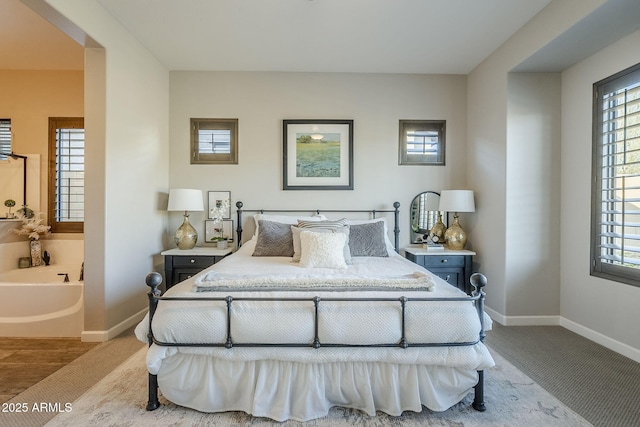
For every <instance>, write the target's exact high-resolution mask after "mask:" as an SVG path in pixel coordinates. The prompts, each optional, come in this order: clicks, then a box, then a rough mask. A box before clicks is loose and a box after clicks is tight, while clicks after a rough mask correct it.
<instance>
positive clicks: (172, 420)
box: [46, 349, 591, 427]
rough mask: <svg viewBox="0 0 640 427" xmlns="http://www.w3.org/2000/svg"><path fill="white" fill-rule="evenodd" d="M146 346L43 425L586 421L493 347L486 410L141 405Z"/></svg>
mask: <svg viewBox="0 0 640 427" xmlns="http://www.w3.org/2000/svg"><path fill="white" fill-rule="evenodd" d="M144 355H145V349H142V350H141V351H139V352H137V353H136V354H134V355H133V356H132V357H131V358H130V359H128V360H127V361H126V362H125V363H123V364H122V365H121V366H119V367H118V368H117V369H115V370H114V371H113V372H112V373H110V374H109V375H108V376H106V377H105V378H104V379H103V380H101V381H100V382H99V383H98V384H96V385H95V386H94V387H93V388H91V389H90V390H89V391H87V392H86V393H85V394H84V395H83V396H82V397H80V398H79V399H78V400H76V401H75V402H73V404H72V406H71V408H69V409H70V410H69V411H68V412H63V413H61V414H59V415H57V416H56V417H55V418H53V419H52V420H51V421H50V422H49V423H48V424H46V425H47V426H51V427H55V426H58V427H62V426H69V427H71V426H73V427H76V426H80V425H83V426H84V425H92V426H116V425H117V426H136V427H139V426H150V427H151V426H153V427H160V426H178V425H179V426H267V425H278V426H282V427H290V426H329V427H342V426H344V427H347V426H349V427H350V426H375V427H387V426H389V427H392V426H457V427H460V426H516V425H519V426H525V425H526V426H545V427H547V426H563V427H569V426H590V425H591V424H589V423H588V422H587V421H585V420H584V419H583V418H581V417H580V416H579V415H577V414H576V413H575V412H573V411H572V410H570V409H569V408H567V407H566V406H565V405H563V404H562V403H561V402H560V401H558V400H557V399H556V398H555V397H553V396H552V395H551V394H549V393H547V392H546V391H545V390H544V389H542V388H541V387H540V386H539V385H538V384H536V383H535V382H533V381H532V380H531V379H530V378H529V377H527V376H526V375H525V374H523V373H522V372H520V371H519V370H517V369H516V368H515V367H514V366H513V365H511V364H510V363H509V362H507V361H506V360H505V359H503V358H502V357H501V356H500V355H499V354H497V353H496V352H494V351H492V355H493V357H494V359H495V361H496V367H494V368H492V369H490V370H488V371H486V373H485V402H486V404H487V411H486V412H478V411H476V410H474V409H473V408H471V402H472V400H473V396H472V394H470V395H469V396H467V397H466V398H465V399H464V400H463V401H462V402H460V403H459V404H457V405H455V406H453V407H452V408H450V409H449V410H447V411H445V412H432V411H430V410H428V409H424V410H423V411H422V412H419V413H416V412H405V413H404V414H403V415H402V416H399V417H392V416H389V415H386V414H384V413H380V412H379V413H378V415H377V416H375V417H371V416H368V415H366V414H364V413H362V412H360V411H357V410H351V409H345V408H333V409H332V410H331V411H330V412H329V415H328V416H326V417H323V418H319V419H316V420H311V421H307V422H298V421H286V422H283V423H278V422H275V421H272V420H270V419H268V418H255V417H252V416H250V415H247V414H245V413H242V412H225V413H218V414H206V413H201V412H198V411H195V410H192V409H188V408H183V407H180V406H177V405H174V404H172V403H169V402H167V401H166V400H163V399H162V398H161V402H162V404H163V405H162V406H161V407H160V408H159V409H157V410H156V411H153V412H147V411H146V410H145V405H146V398H147V372H146V369H145V363H144Z"/></svg>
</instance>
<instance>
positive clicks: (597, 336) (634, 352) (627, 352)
mask: <svg viewBox="0 0 640 427" xmlns="http://www.w3.org/2000/svg"><path fill="white" fill-rule="evenodd" d="M560 326H562V327H563V328H567V329H569V330H570V331H572V332H575V333H576V334H578V335H581V336H583V337H585V338H587V339H590V340H591V341H593V342H596V343H598V344H600V345H602V346H604V347H607V348H608V349H609V350H613V351H615V352H616V353H620V354H621V355H623V356H625V357H628V358H629V359H631V360H635V361H636V362H638V363H640V349H637V348H634V347H631V346H630V345H627V344H625V343H622V342H620V341H617V340H614V339H613V338H609V337H608V336H606V335H603V334H601V333H600V332H596V331H594V330H593V329H589V328H587V327H585V326H582V325H581V324H579V323H576V322H573V321H571V320H569V319H565V318H564V317H562V318H561V319H560Z"/></svg>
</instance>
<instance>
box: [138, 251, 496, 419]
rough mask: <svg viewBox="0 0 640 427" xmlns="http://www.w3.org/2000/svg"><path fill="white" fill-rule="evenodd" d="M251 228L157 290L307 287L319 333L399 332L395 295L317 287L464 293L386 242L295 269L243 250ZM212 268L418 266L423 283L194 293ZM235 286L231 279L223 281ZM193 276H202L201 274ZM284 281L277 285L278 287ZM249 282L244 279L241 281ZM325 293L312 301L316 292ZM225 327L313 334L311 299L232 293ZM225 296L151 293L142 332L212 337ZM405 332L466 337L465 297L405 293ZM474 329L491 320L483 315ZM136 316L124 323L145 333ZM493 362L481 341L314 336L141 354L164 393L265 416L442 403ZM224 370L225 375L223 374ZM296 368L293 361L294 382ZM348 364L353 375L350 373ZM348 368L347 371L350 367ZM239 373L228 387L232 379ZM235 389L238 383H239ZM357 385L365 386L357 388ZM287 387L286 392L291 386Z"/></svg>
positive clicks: (307, 272)
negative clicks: (381, 250) (241, 240)
mask: <svg viewBox="0 0 640 427" xmlns="http://www.w3.org/2000/svg"><path fill="white" fill-rule="evenodd" d="M254 240H255V239H252V240H251V241H249V242H247V243H246V244H245V245H243V246H242V248H240V250H239V251H237V252H236V253H235V254H233V255H231V256H229V257H226V258H225V259H223V260H221V261H220V262H218V263H217V264H215V265H213V266H211V267H210V268H208V269H206V270H204V271H203V272H201V273H199V274H198V275H196V276H194V277H192V278H191V279H189V280H186V281H184V282H181V283H179V284H177V285H175V286H174V287H172V288H171V289H170V290H169V291H168V292H167V293H166V294H165V295H166V296H188V297H192V298H208V297H226V296H228V295H232V296H233V297H234V298H241V297H246V296H251V297H273V296H280V297H281V296H292V297H296V298H299V297H313V296H318V297H320V298H321V302H320V306H319V307H320V309H319V313H320V320H319V331H318V333H319V337H320V341H321V343H325V344H326V343H353V344H380V343H397V342H398V341H399V340H400V337H401V326H402V325H401V314H400V313H401V308H400V307H401V305H400V304H399V302H397V301H392V302H391V301H390V302H387V301H385V302H376V303H375V304H373V305H372V304H370V303H362V302H357V303H354V302H348V303H347V302H331V301H326V299H327V298H330V297H334V296H339V297H345V298H351V297H355V298H362V297H376V298H378V297H385V298H387V297H392V298H394V299H399V298H400V297H401V296H406V297H409V298H423V297H424V298H443V297H464V296H465V294H464V293H463V292H462V291H460V290H458V289H457V288H454V287H453V286H451V285H449V284H448V283H446V282H444V281H443V280H441V279H440V278H438V277H436V276H434V275H432V274H431V273H429V272H428V271H427V270H425V269H423V268H422V267H420V266H418V265H416V264H414V263H412V262H410V261H408V260H406V259H405V258H403V257H401V256H400V255H398V254H396V253H395V252H393V253H390V256H389V257H388V258H373V257H354V258H353V260H352V264H351V265H349V266H348V267H347V268H346V269H339V270H334V269H323V268H314V269H309V268H303V267H300V266H299V265H298V264H297V263H294V262H292V258H288V257H252V256H251V254H252V252H253V245H254V244H255V243H254ZM211 271H215V272H216V274H222V275H237V274H239V273H240V274H242V275H245V276H246V275H249V276H252V275H253V276H256V277H257V276H261V275H266V276H272V277H273V276H284V275H292V274H293V275H297V276H300V277H306V278H309V277H315V278H317V277H318V276H321V275H325V276H326V275H334V276H335V275H355V276H364V277H377V278H381V277H387V276H388V277H398V276H404V275H414V274H416V273H419V274H418V275H420V274H426V275H428V276H429V278H430V280H431V281H433V283H434V284H435V286H432V287H431V288H432V290H431V291H426V290H418V291H417V290H409V291H408V290H406V289H402V290H397V289H393V290H387V289H384V290H381V289H379V288H377V287H375V288H370V289H368V290H347V291H340V292H336V291H330V290H322V291H313V290H309V289H303V290H296V291H291V290H281V291H279V290H255V289H251V290H244V291H243V290H233V291H232V290H229V289H226V290H224V291H222V292H215V291H207V292H197V284H202V283H203V279H204V278H206V277H207V275H208V274H209V273H210V272H211ZM236 285H238V284H237V283H234V286H236ZM205 286H207V285H206V284H205ZM288 287H290V283H288V284H287V288H288ZM252 288H255V286H253V287H252ZM323 298H324V299H325V300H322V299H323ZM232 307H233V309H232V319H233V320H232V331H231V336H232V338H233V342H234V343H236V344H237V343H273V342H276V343H308V344H310V343H311V342H312V341H313V337H314V316H313V315H314V305H313V302H302V303H301V302H298V301H296V302H290V301H280V302H277V301H268V302H256V301H234V302H233V306H232ZM226 317H227V304H226V302H224V301H220V302H210V301H189V302H183V301H180V302H175V301H160V302H159V304H158V308H157V311H156V314H155V316H154V320H153V333H154V336H155V338H156V339H157V340H159V341H165V342H190V343H203V342H208V343H211V342H215V343H224V342H225V339H226ZM405 327H406V331H405V332H406V338H407V340H408V341H409V342H430V343H434V342H436V343H437V342H439V343H446V342H475V341H477V340H478V335H479V331H480V321H479V318H478V313H477V310H476V308H475V305H474V304H473V303H471V302H469V301H465V302H459V301H447V302H442V301H438V302H419V301H416V302H411V301H410V302H408V303H407V306H406V324H405ZM484 327H485V330H489V329H490V328H491V319H490V318H489V317H488V316H486V315H485V316H484ZM147 330H148V318H145V319H144V320H143V321H142V322H141V323H140V324H139V325H138V327H137V328H136V336H137V337H138V338H139V339H140V340H141V341H144V342H147ZM493 365H494V362H493V359H492V358H491V355H490V354H489V352H488V350H487V348H486V347H485V346H484V344H483V343H481V342H479V343H477V344H474V345H470V346H456V347H433V348H424V347H421V348H414V347H412V348H406V349H402V348H399V347H380V348H366V349H354V348H335V347H320V348H319V349H313V348H311V347H302V348H298V347H295V348H293V347H291V348H274V347H233V348H231V349H226V348H224V347H220V348H201V347H165V346H159V345H156V344H154V345H152V346H151V347H150V348H149V351H148V353H147V366H148V369H149V372H150V373H151V374H158V381H159V384H160V388H161V390H162V392H163V394H164V395H165V397H167V398H168V399H169V400H171V401H173V402H175V403H177V404H180V405H184V406H188V407H192V408H195V409H198V410H201V411H209V412H214V411H228V410H242V411H245V412H248V413H251V414H253V415H256V416H267V417H270V418H273V419H276V420H285V419H297V420H308V419H311V418H316V417H319V416H322V415H324V414H326V413H327V411H328V410H329V408H330V407H331V406H335V405H340V406H348V407H355V408H358V409H361V410H363V411H365V412H367V413H369V414H371V415H373V414H375V411H376V410H383V411H385V412H387V413H389V414H395V415H399V414H400V413H401V412H402V411H403V410H414V411H418V410H420V408H421V405H425V406H427V407H429V408H430V409H432V410H436V411H442V410H445V409H447V408H448V407H450V406H451V405H453V404H455V403H457V402H458V401H459V400H460V399H462V398H463V397H464V396H465V395H466V394H467V393H468V392H469V390H470V389H471V388H472V387H473V385H475V382H476V381H477V374H476V371H477V370H484V369H487V368H489V367H491V366H493ZM232 372H233V374H231V373H232ZM296 372H298V373H299V372H304V375H303V376H302V381H300V380H299V379H296V378H297V374H296ZM358 373H359V374H358ZM356 374H358V375H356ZM238 382H239V383H242V384H246V385H247V386H248V387H249V388H250V390H246V389H245V387H240V390H238V388H237V387H236V383H238ZM243 390H244V391H243ZM363 390H367V392H366V393H363ZM298 394H299V395H300V396H299V397H297V398H296V397H295V396H296V395H298Z"/></svg>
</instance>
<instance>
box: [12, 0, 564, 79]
mask: <svg viewBox="0 0 640 427" xmlns="http://www.w3.org/2000/svg"><path fill="white" fill-rule="evenodd" d="M550 1H551V0H482V1H480V0H455V1H452V0H181V1H175V0H97V2H98V3H100V4H101V5H102V7H103V8H104V9H105V10H106V11H107V12H109V13H110V14H111V15H113V16H114V17H115V19H116V20H118V21H119V22H120V23H121V24H122V26H124V27H125V28H126V29H127V30H128V31H129V32H130V33H131V34H133V36H134V37H135V38H137V39H138V40H139V41H140V42H141V43H142V45H144V46H145V47H146V48H147V49H149V50H150V51H151V52H152V53H153V55H154V56H155V57H156V58H157V59H158V60H159V61H160V62H161V63H162V64H164V65H165V66H166V67H167V69H169V70H228V71H301V72H376V73H427V74H440V73H442V74H467V73H469V72H470V71H471V70H473V68H475V67H476V66H477V65H478V64H479V63H481V62H482V61H483V60H484V59H485V58H486V57H487V56H488V55H490V54H491V53H492V52H493V51H494V50H496V49H497V48H498V47H499V46H500V45H501V44H503V43H504V42H505V41H506V40H507V39H508V38H509V37H510V36H511V35H512V34H514V33H515V32H516V31H517V30H518V29H519V28H521V27H522V26H523V25H524V24H526V23H527V22H528V21H529V20H530V19H531V18H532V17H534V16H535V15H536V14H537V13H538V12H539V11H540V10H541V9H542V8H544V7H545V6H546V5H547V4H548V3H550ZM82 62H83V52H82V47H81V46H80V45H78V44H77V43H76V42H74V41H73V40H72V39H70V38H68V37H67V36H65V35H64V34H63V33H62V32H61V31H60V30H58V29H57V28H55V27H54V26H53V25H51V24H49V23H48V22H47V21H45V20H44V19H42V18H41V17H40V16H39V15H37V14H36V13H34V12H32V11H31V10H30V9H29V8H28V7H26V6H25V5H24V4H22V3H21V2H20V0H0V69H22V70H24V69H82V66H83V65H82Z"/></svg>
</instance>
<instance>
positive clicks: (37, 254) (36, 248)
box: [29, 240, 42, 267]
mask: <svg viewBox="0 0 640 427" xmlns="http://www.w3.org/2000/svg"><path fill="white" fill-rule="evenodd" d="M29 245H30V247H31V266H32V267H37V266H39V265H42V244H41V243H40V240H32V241H31V242H29Z"/></svg>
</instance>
